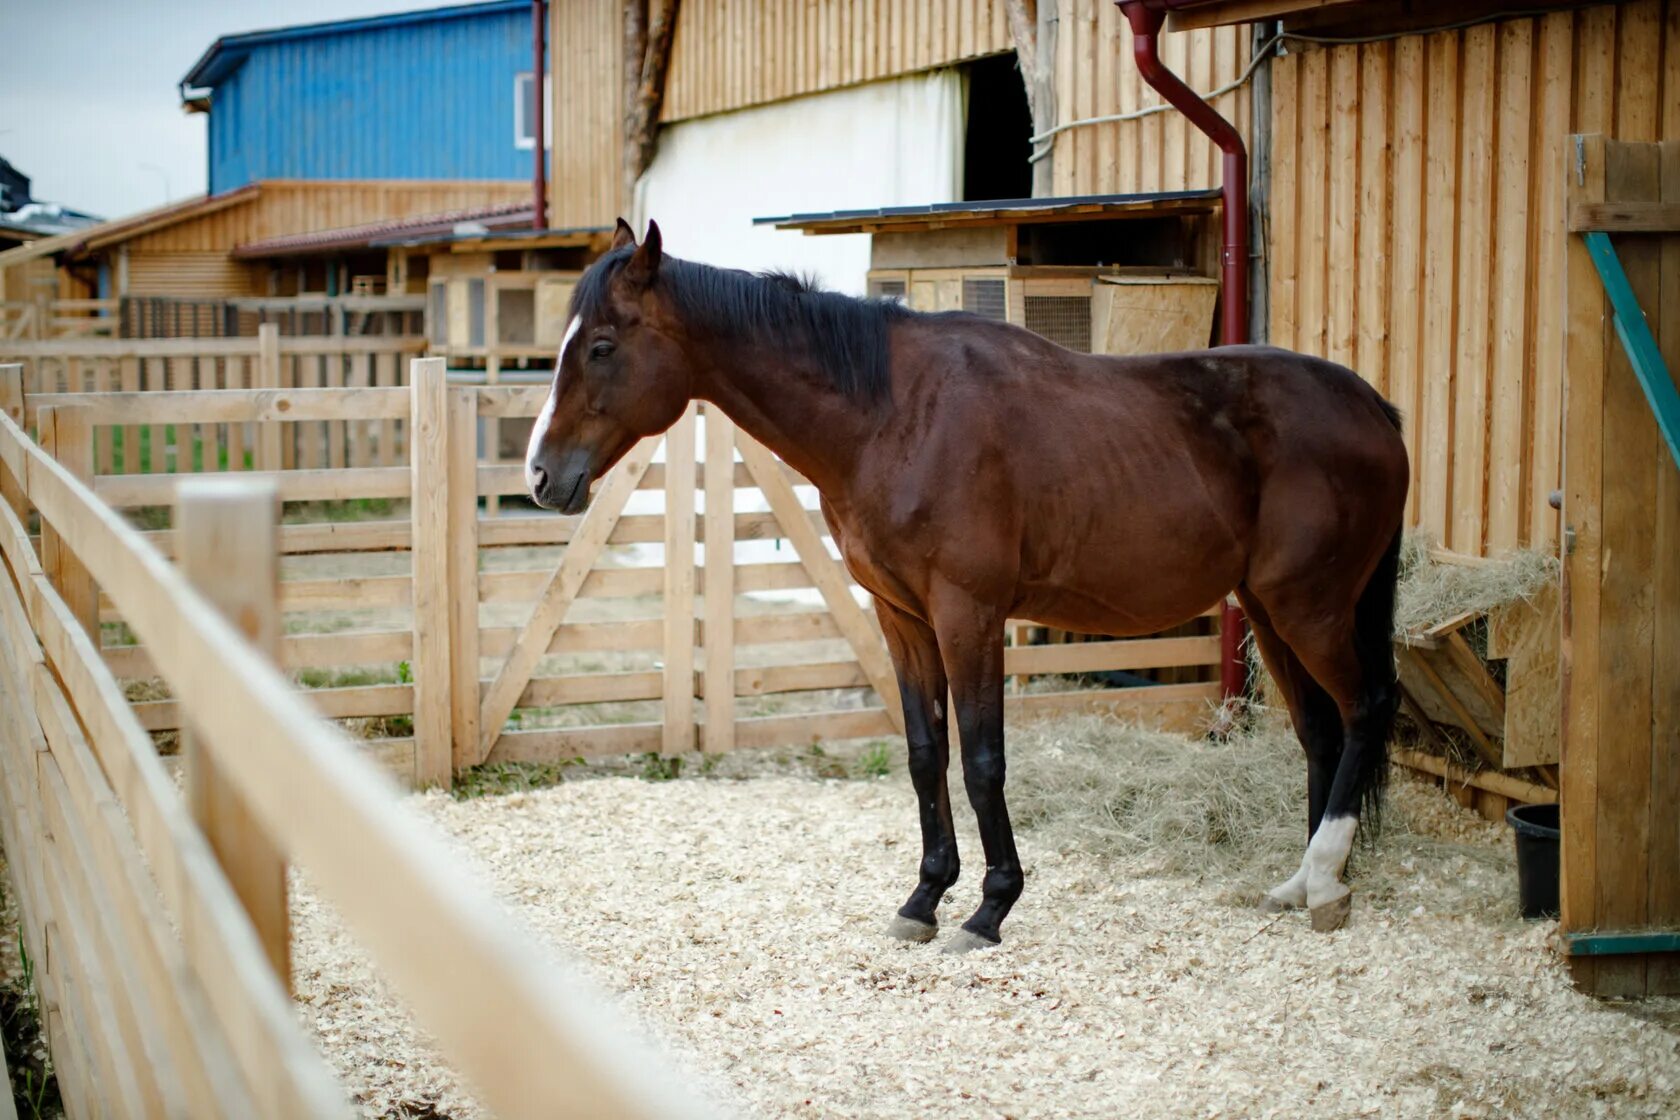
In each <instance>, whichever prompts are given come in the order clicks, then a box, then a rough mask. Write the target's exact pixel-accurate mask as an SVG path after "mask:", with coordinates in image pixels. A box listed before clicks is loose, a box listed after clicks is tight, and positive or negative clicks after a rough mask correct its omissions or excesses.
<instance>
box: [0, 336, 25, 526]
mask: <svg viewBox="0 0 1680 1120" xmlns="http://www.w3.org/2000/svg"><path fill="white" fill-rule="evenodd" d="M0 412H4V413H5V414H6V415H7V416H9V417H11V419H12V423H14V424H16V425H17V426H18V427H19V428H22V427H23V417H24V401H23V366H22V365H19V364H17V363H12V364H9V365H0ZM0 501H4V502H5V503H6V504H7V505H9V506H11V507H12V512H13V513H15V514H17V516H18V520H19V521H21V522H23V523H24V524H25V525H27V524H29V501H28V499H27V498H25V497H24V494H23V479H21V478H14V477H12V473H11V472H10V471H8V470H7V469H6V468H5V467H4V466H0Z"/></svg>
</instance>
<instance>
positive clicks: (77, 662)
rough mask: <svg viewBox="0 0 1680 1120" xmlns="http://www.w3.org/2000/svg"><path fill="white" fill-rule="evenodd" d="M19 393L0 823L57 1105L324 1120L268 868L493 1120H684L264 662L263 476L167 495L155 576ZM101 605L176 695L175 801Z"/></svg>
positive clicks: (143, 551)
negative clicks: (170, 506) (344, 946)
mask: <svg viewBox="0 0 1680 1120" xmlns="http://www.w3.org/2000/svg"><path fill="white" fill-rule="evenodd" d="M20 385H21V370H18V369H17V368H16V367H15V366H14V367H9V368H8V367H0V405H3V406H4V415H0V496H3V499H4V500H3V501H0V562H3V563H0V834H3V839H4V842H5V847H6V854H7V863H8V867H9V871H10V874H11V878H12V887H13V890H14V892H15V895H16V897H17V899H18V904H19V920H20V927H21V934H22V941H23V944H24V946H25V948H26V949H27V951H28V952H29V954H30V956H31V958H32V959H33V960H34V961H35V962H36V974H35V975H36V983H37V986H38V992H39V996H40V1006H41V1012H42V1018H43V1025H44V1027H45V1030H46V1034H47V1037H48V1039H49V1045H50V1048H51V1051H52V1056H53V1060H54V1064H55V1066H56V1068H57V1070H58V1073H59V1079H60V1085H61V1088H62V1090H63V1093H64V1096H65V1099H66V1103H67V1107H68V1110H69V1113H70V1115H71V1116H74V1117H82V1116H107V1115H109V1116H129V1115H135V1116H140V1115H145V1116H154V1115H172V1116H174V1115H181V1116H205V1117H225V1116H253V1117H261V1116H271V1117H298V1116H339V1115H347V1114H348V1113H349V1107H348V1103H347V1101H346V1099H345V1096H344V1094H343V1093H342V1091H341V1090H340V1089H339V1088H338V1086H337V1085H336V1084H335V1083H334V1080H333V1078H332V1077H331V1075H330V1074H329V1072H328V1070H327V1067H326V1064H325V1063H324V1062H323V1061H322V1059H321V1056H320V1055H319V1054H318V1053H317V1052H316V1051H315V1050H314V1049H313V1047H312V1046H311V1045H310V1044H309V1042H308V1040H307V1038H306V1037H305V1035H304V1034H303V1031H302V1028H301V1027H300V1025H299V1022H298V1019H297V1016H296V1013H295V1011H294V1009H293V1007H292V1006H291V1004H290V1001H289V999H288V996H287V988H288V983H289V976H288V975H287V971H286V963H285V962H286V960H287V952H286V949H287V942H288V936H289V934H288V930H287V914H288V907H287V900H286V897H285V891H286V875H285V863H292V864H295V865H296V866H298V867H299V868H301V869H302V870H303V871H304V872H305V873H306V874H307V875H308V876H309V878H310V881H311V882H312V884H313V885H314V886H315V888H316V889H317V890H318V891H319V892H320V893H321V894H322V896H323V897H324V898H325V899H326V900H327V901H328V902H329V903H330V904H331V905H332V906H333V907H335V908H336V909H337V911H338V912H339V913H340V914H341V915H342V917H343V919H344V921H345V923H346V925H347V926H348V928H349V929H350V930H351V932H352V933H353V934H354V935H355V936H357V937H358V939H359V940H360V941H361V942H362V943H363V945H364V946H365V947H366V948H367V949H368V950H370V952H371V953H372V955H373V957H374V959H375V961H376V963H377V966H378V967H379V969H380V971H381V973H382V975H384V976H385V977H386V978H387V979H388V980H389V981H390V982H391V983H392V985H393V987H394V988H395V989H396V990H397V992H398V993H399V994H400V995H401V996H402V997H403V998H404V1000H405V1001H406V1003H407V1004H408V1006H409V1008H410V1009H411V1010H412V1011H413V1013H414V1014H415V1015H416V1017H417V1019H418V1020H419V1022H420V1023H421V1024H422V1026H423V1027H424V1028H425V1029H426V1030H427V1031H428V1032H429V1033H430V1034H431V1035H432V1037H433V1038H434V1039H435V1040H436V1042H437V1044H438V1046H439V1048H440V1049H441V1050H442V1052H443V1053H444V1054H445V1056H446V1060H448V1061H449V1062H450V1063H451V1064H452V1065H453V1066H454V1067H455V1068H457V1069H458V1070H459V1071H460V1072H461V1073H462V1074H463V1075H465V1076H466V1077H467V1078H468V1079H469V1080H470V1081H471V1082H472V1083H473V1084H474V1085H475V1087H476V1089H477V1091H478V1093H479V1094H480V1095H481V1097H482V1099H483V1100H484V1102H485V1103H486V1104H487V1105H488V1106H489V1107H490V1108H491V1109H493V1110H495V1111H496V1112H497V1113H498V1114H501V1115H506V1116H527V1117H550V1116H557V1115H571V1114H579V1115H602V1116H652V1115H679V1114H693V1109H692V1107H691V1106H689V1105H687V1104H685V1103H684V1102H683V1101H682V1100H680V1099H678V1098H676V1097H674V1096H671V1095H668V1094H666V1093H664V1092H663V1091H662V1090H661V1089H660V1088H659V1086H658V1085H657V1084H656V1083H655V1082H656V1080H657V1078H656V1076H655V1072H654V1067H655V1063H654V1062H653V1061H652V1060H651V1058H650V1057H648V1056H639V1055H636V1054H634V1053H633V1051H634V1049H635V1048H634V1047H631V1048H630V1050H629V1052H627V1051H626V1049H625V1046H624V1044H622V1043H619V1042H618V1041H616V1036H615V1035H614V1033H613V1031H612V1029H611V1027H610V1026H609V1025H603V1023H602V1022H601V1014H602V1012H601V1010H600V1008H599V1005H598V1004H597V1003H596V1002H595V1001H594V1000H593V999H591V998H588V997H587V996H586V995H585V994H583V993H580V991H579V990H578V988H577V986H576V985H575V984H574V983H573V982H572V981H570V980H569V979H568V978H567V977H566V976H565V975H564V974H563V973H562V972H560V971H559V970H557V969H556V968H555V967H554V966H553V965H551V964H550V963H549V962H547V961H545V960H544V959H543V957H542V955H541V954H539V953H538V952H536V951H535V949H534V948H533V941H532V939H531V938H530V937H529V936H522V935H521V934H520V933H518V932H517V931H516V930H515V929H514V928H513V925H512V923H511V922H510V921H509V920H508V919H507V918H506V917H505V916H504V915H503V914H502V913H500V912H499V911H498V908H497V905H496V903H495V902H494V901H493V900H492V899H491V898H490V897H489V895H488V894H487V893H486V892H484V891H483V890H482V889H481V888H480V887H478V886H477V885H476V884H475V883H474V882H473V880H472V878H471V876H469V875H468V874H467V873H466V872H465V870H464V869H463V867H462V865H461V864H460V862H459V860H458V858H457V857H456V856H455V854H454V853H453V852H452V851H450V850H449V849H448V848H447V847H446V846H445V845H444V844H443V843H442V842H441V841H440V840H439V839H438V838H437V837H436V836H435V835H434V833H433V832H432V830H430V829H428V828H427V827H425V826H424V825H423V824H421V823H420V822H419V821H418V820H416V819H415V818H413V817H412V816H411V815H410V813H409V812H408V811H407V810H405V809H404V808H403V807H402V806H401V804H400V803H399V801H398V798H397V795H396V790H395V789H394V787H392V786H391V784H390V783H389V780H388V779H387V778H385V777H383V776H382V775H381V774H380V773H379V771H378V769H377V768H376V767H375V766H374V765H372V764H371V763H370V762H369V761H368V760H367V759H365V758H364V757H362V756H361V754H360V752H358V751H357V750H356V749H354V747H353V744H352V743H351V742H350V741H348V740H347V739H346V738H345V737H344V736H343V735H342V734H340V733H338V732H337V731H335V730H334V729H333V728H332V727H331V726H330V725H328V724H326V723H324V722H323V721H321V720H320V719H318V718H317V717H316V716H315V715H314V713H312V712H311V711H310V709H309V707H308V705H307V704H305V703H304V702H303V701H302V700H301V699H300V698H299V696H298V694H297V693H296V692H295V690H294V689H293V688H292V687H291V686H290V685H289V684H288V683H287V682H286V680H285V679H284V678H283V677H282V676H281V675H280V673H279V672H278V670H277V669H276V667H275V665H274V664H273V662H272V661H271V660H270V658H269V657H268V656H267V654H266V652H265V649H264V648H263V647H265V646H267V647H268V648H270V649H271V648H272V645H273V641H274V634H275V633H276V632H277V630H278V612H279V604H278V602H277V599H276V594H275V569H276V564H277V532H276V526H275V516H274V514H275V508H276V502H277V497H278V495H277V493H276V486H275V485H274V481H273V479H272V477H271V478H269V479H262V478H259V477H256V476H252V477H248V478H243V479H231V478H223V479H205V480H189V482H188V484H186V485H183V486H181V488H180V491H179V495H178V497H177V498H176V500H175V510H176V523H175V528H174V530H173V532H174V538H173V540H172V542H171V543H172V544H173V546H174V550H175V552H176V554H177V557H178V559H179V560H180V561H181V563H180V565H179V566H177V565H172V564H170V563H169V562H168V561H167V560H166V559H165V557H164V556H163V554H162V553H161V552H160V551H159V550H158V549H157V548H155V547H154V546H153V544H152V543H151V542H149V541H148V540H147V539H146V538H145V536H144V535H143V534H142V533H140V532H138V531H137V530H135V529H134V528H133V527H131V526H130V525H129V524H127V523H126V522H125V521H124V520H123V518H122V517H120V516H119V515H118V514H117V513H116V512H115V511H113V510H112V509H111V508H109V507H108V506H107V505H106V504H105V503H104V502H102V501H101V500H100V499H99V497H98V496H97V494H96V493H95V491H94V489H93V488H92V487H90V485H89V481H90V480H91V479H92V474H91V469H90V468H91V462H92V441H91V437H92V429H93V425H92V424H90V419H91V418H92V416H91V414H92V413H93V411H94V409H95V408H96V407H97V406H93V407H88V406H84V405H82V404H80V403H79V402H62V403H53V404H50V405H45V406H41V407H39V408H38V409H37V412H36V424H37V425H38V427H39V430H40V433H41V441H42V442H41V445H39V446H38V445H37V444H36V443H35V442H34V441H32V440H31V439H30V438H29V436H28V435H27V434H26V433H25V431H24V428H23V426H22V421H23V417H24V403H23V401H22V400H21V399H20V398H19V393H18V392H17V390H18V388H19V387H20ZM224 392H227V391H225V390H224ZM233 392H235V393H244V394H246V395H251V393H252V391H249V390H245V391H240V390H234V391H233ZM314 392H315V393H331V392H334V391H332V390H315V391H314ZM339 392H357V390H342V391H339ZM360 392H366V393H375V394H377V393H380V392H387V393H390V392H401V391H400V390H383V391H382V390H377V389H372V390H362V391H360ZM49 450H50V453H49ZM32 521H34V522H36V523H37V524H38V532H39V538H38V540H39V543H38V545H37V543H36V540H35V539H32V537H31V535H30V531H31V522H32ZM102 594H103V595H105V596H108V597H109V602H110V604H111V606H112V607H113V609H115V610H116V611H117V612H118V613H120V615H121V616H122V618H123V619H124V620H125V622H126V623H127V625H128V626H130V627H132V629H133V631H134V633H135V634H136V635H138V636H139V638H140V639H141V640H142V641H143V642H145V643H146V648H147V650H148V651H149V655H150V659H151V668H152V670H153V671H155V672H156V673H157V674H159V675H160V676H161V677H162V678H163V679H164V680H165V681H167V683H168V685H169V687H170V688H171V689H172V690H174V693H175V695H176V696H177V697H178V698H179V699H178V703H179V704H180V706H181V710H182V712H181V714H182V717H183V719H182V722H183V723H185V724H186V725H187V726H188V727H190V729H191V731H192V736H191V742H190V745H189V749H188V750H187V752H186V755H185V761H186V765H187V795H186V797H185V798H183V795H182V794H181V793H180V792H179V791H178V790H177V788H176V786H175V784H174V782H173V781H172V780H171V778H170V776H169V775H168V773H167V772H166V770H165V769H164V766H163V763H162V762H161V760H160V759H159V758H158V756H157V754H156V752H155V750H154V747H153V744H152V741H151V740H150V739H149V738H148V736H147V734H146V731H145V729H144V727H143V725H142V723H141V721H140V719H139V718H138V717H137V716H136V713H135V711H134V710H133V709H132V708H131V707H130V705H129V704H128V703H127V702H126V701H125V699H124V696H123V693H122V691H121V690H120V688H119V686H118V682H117V680H116V678H115V676H114V675H113V673H112V672H111V669H110V667H109V666H108V665H107V664H106V661H105V658H104V657H103V656H102V654H101V650H100V649H99V642H98V637H97V635H98V633H99V626H98V623H97V611H98V609H99V602H100V596H101V595H102Z"/></svg>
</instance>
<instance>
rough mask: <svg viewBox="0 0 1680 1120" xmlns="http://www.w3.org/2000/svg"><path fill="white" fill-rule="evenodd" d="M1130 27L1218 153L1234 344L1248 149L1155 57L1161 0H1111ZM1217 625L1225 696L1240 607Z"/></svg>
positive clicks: (1235, 684)
mask: <svg viewBox="0 0 1680 1120" xmlns="http://www.w3.org/2000/svg"><path fill="white" fill-rule="evenodd" d="M1115 3H1116V4H1118V5H1119V7H1120V11H1121V14H1123V15H1124V16H1125V17H1126V22H1127V23H1129V24H1131V28H1132V58H1133V60H1134V61H1135V62H1136V63H1137V68H1138V73H1140V74H1142V75H1143V80H1144V81H1146V82H1148V83H1149V84H1150V86H1152V87H1153V88H1154V89H1155V91H1156V92H1157V93H1159V94H1160V95H1161V96H1162V97H1164V98H1165V99H1166V100H1167V103H1168V104H1170V105H1171V106H1172V107H1173V108H1175V109H1177V110H1178V111H1179V112H1180V113H1182V114H1184V116H1185V117H1186V118H1187V119H1188V120H1189V121H1190V123H1191V124H1193V125H1195V126H1196V127H1197V128H1198V129H1200V130H1201V131H1202V132H1203V133H1204V134H1205V135H1206V136H1207V137H1208V139H1210V140H1212V141H1213V142H1214V143H1215V144H1217V145H1218V146H1219V150H1220V151H1221V152H1222V153H1224V159H1223V161H1222V164H1223V170H1224V182H1223V184H1222V185H1221V187H1220V193H1221V195H1222V196H1223V205H1222V206H1221V209H1222V210H1223V211H1224V213H1223V215H1222V219H1223V232H1224V239H1223V245H1222V246H1221V250H1220V257H1219V279H1220V284H1219V287H1220V301H1219V302H1220V305H1221V314H1220V322H1219V341H1220V343H1221V344H1223V345H1225V346H1235V345H1239V344H1241V343H1244V342H1247V341H1248V149H1247V147H1245V146H1244V144H1243V139H1242V135H1241V133H1239V132H1238V131H1237V130H1236V127H1235V126H1234V125H1232V124H1231V122H1230V121H1228V120H1226V119H1225V118H1224V117H1222V116H1220V115H1219V114H1218V113H1217V112H1216V111H1214V109H1213V107H1212V106H1211V105H1209V104H1208V103H1207V102H1206V101H1203V100H1202V99H1201V97H1200V95H1198V94H1197V93H1196V91H1195V90H1193V89H1191V88H1190V87H1189V86H1187V85H1185V84H1184V82H1183V81H1181V80H1180V79H1179V77H1178V75H1177V74H1174V73H1173V72H1172V71H1171V70H1168V69H1167V68H1166V65H1165V64H1164V63H1162V62H1161V56H1160V53H1159V49H1158V43H1157V37H1158V36H1159V35H1160V33H1161V27H1162V25H1163V24H1164V23H1165V22H1166V18H1167V11H1166V9H1167V0H1115ZM1219 622H1220V625H1219V663H1220V664H1219V689H1220V693H1221V694H1222V695H1223V697H1224V698H1225V699H1226V700H1230V699H1232V698H1233V697H1237V696H1241V695H1242V694H1243V692H1244V690H1245V689H1246V688H1247V685H1248V663H1247V662H1246V661H1245V660H1244V659H1243V653H1242V638H1243V630H1244V625H1243V615H1242V611H1240V610H1238V609H1237V608H1236V607H1233V606H1231V604H1230V603H1229V601H1227V602H1226V604H1225V608H1224V610H1223V611H1222V612H1221V614H1220V620H1219Z"/></svg>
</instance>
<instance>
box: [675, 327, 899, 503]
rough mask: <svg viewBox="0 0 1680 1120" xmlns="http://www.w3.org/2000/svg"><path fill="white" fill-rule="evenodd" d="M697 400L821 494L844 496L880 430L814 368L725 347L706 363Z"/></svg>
mask: <svg viewBox="0 0 1680 1120" xmlns="http://www.w3.org/2000/svg"><path fill="white" fill-rule="evenodd" d="M700 365H701V374H700V377H699V378H698V379H697V382H696V385H695V390H696V391H695V395H696V396H697V397H699V398H700V399H701V400H704V401H709V402H710V403H712V404H715V405H717V406H718V407H719V408H721V409H722V410H723V411H724V413H725V414H726V415H728V416H729V418H730V419H731V420H733V421H735V423H736V424H737V425H738V426H739V427H740V428H741V430H742V431H744V432H746V433H747V434H748V435H750V436H752V437H753V438H754V439H756V440H758V442H760V443H762V444H763V445H764V446H765V447H768V448H769V449H770V450H771V451H774V452H775V453H776V454H777V455H778V456H780V457H781V458H782V460H783V461H784V462H786V463H787V464H788V465H789V466H791V467H793V469H794V470H796V471H798V472H799V473H800V474H802V475H804V476H805V477H806V478H808V479H810V480H811V482H812V483H813V484H814V485H815V486H816V487H817V489H818V490H820V491H822V492H824V493H828V494H838V493H840V492H841V487H842V486H843V485H844V482H845V480H846V479H848V478H849V477H850V476H851V473H852V467H853V465H854V464H855V463H856V462H857V456H858V454H859V452H860V451H861V450H862V449H863V446H864V444H865V442H867V440H868V438H869V433H870V431H871V430H872V428H873V425H872V424H871V423H870V419H869V414H868V411H867V410H866V409H863V408H860V407H859V406H858V405H857V404H855V403H854V402H852V401H850V400H848V399H847V398H846V396H845V395H844V394H843V393H841V392H840V391H839V390H838V389H836V388H835V387H834V386H833V385H831V384H829V382H828V378H827V377H826V375H824V374H823V373H822V372H821V371H820V370H818V369H817V365H816V363H815V362H814V361H812V360H810V359H808V358H806V357H804V356H801V355H786V354H767V353H765V352H764V351H763V350H762V349H760V348H757V347H751V346H735V347H721V348H719V352H717V353H714V354H711V355H708V356H707V359H706V360H704V361H702V362H701V363H700Z"/></svg>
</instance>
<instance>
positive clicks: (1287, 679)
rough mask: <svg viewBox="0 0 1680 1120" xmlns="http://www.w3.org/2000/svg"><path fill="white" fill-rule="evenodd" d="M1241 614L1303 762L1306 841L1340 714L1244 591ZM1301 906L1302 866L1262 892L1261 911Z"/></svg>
mask: <svg viewBox="0 0 1680 1120" xmlns="http://www.w3.org/2000/svg"><path fill="white" fill-rule="evenodd" d="M1237 598H1238V599H1240V600H1241V601H1242V605H1243V611H1244V613H1245V614H1246V615H1247V616H1248V623H1249V629H1250V631H1251V632H1252V633H1253V635H1254V644H1255V645H1256V646H1258V647H1259V649H1260V656H1261V658H1262V659H1263V660H1264V661H1265V663H1266V668H1267V670H1268V671H1270V673H1271V674H1272V679H1273V680H1275V681H1276V682H1277V685H1278V689H1279V691H1280V692H1282V694H1283V702H1284V704H1285V705H1287V706H1288V708H1289V718H1290V722H1291V723H1292V724H1293V725H1294V727H1295V737H1296V738H1297V739H1299V740H1300V741H1301V748H1302V750H1303V751H1305V752H1306V756H1307V839H1308V841H1309V842H1310V841H1311V839H1312V836H1313V833H1315V832H1317V831H1318V826H1319V822H1320V821H1322V820H1323V819H1324V807H1325V804H1326V802H1327V801H1328V800H1329V797H1330V784H1331V782H1332V781H1333V780H1334V779H1335V775H1336V764H1337V762H1338V761H1339V760H1340V759H1341V755H1342V739H1343V734H1344V732H1343V728H1342V714H1341V712H1340V710H1338V709H1337V707H1336V702H1335V701H1334V700H1333V699H1331V697H1330V694H1329V693H1328V692H1326V691H1324V689H1323V688H1322V687H1321V686H1320V685H1319V683H1318V682H1317V681H1315V680H1313V678H1312V674H1310V673H1308V672H1307V670H1306V667H1305V666H1303V665H1302V664H1301V659H1300V658H1298V657H1296V656H1295V652H1294V651H1293V650H1291V649H1290V648H1289V646H1288V645H1287V644H1286V643H1285V642H1284V640H1283V639H1282V638H1281V637H1279V636H1278V633H1277V631H1276V630H1275V629H1273V628H1272V623H1271V618H1270V617H1269V616H1268V615H1267V614H1266V609H1265V607H1264V606H1262V605H1261V604H1260V602H1259V601H1258V600H1256V599H1255V598H1254V596H1252V595H1250V594H1248V593H1247V589H1246V588H1238V589H1237ZM1306 904H1307V877H1306V870H1305V866H1304V865H1303V867H1302V870H1300V871H1297V872H1296V873H1295V874H1294V875H1292V876H1290V877H1289V878H1288V879H1287V880H1285V881H1284V882H1282V883H1279V884H1278V885H1277V886H1275V887H1273V888H1272V889H1271V890H1269V891H1267V892H1266V895H1265V897H1264V899H1263V900H1262V901H1261V906H1262V907H1263V908H1264V909H1267V910H1292V909H1295V908H1297V907H1301V906H1305V905H1306Z"/></svg>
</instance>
